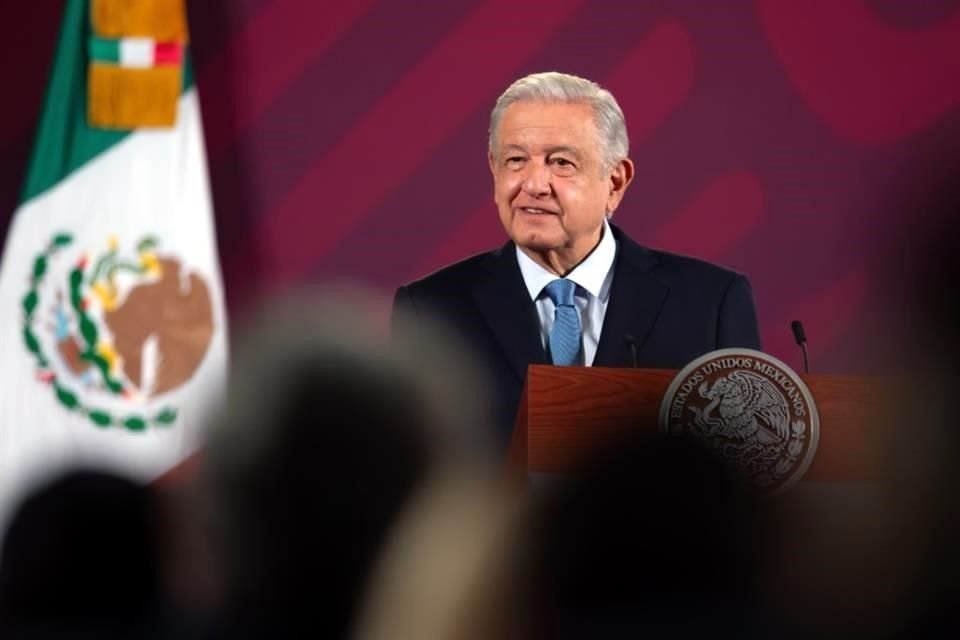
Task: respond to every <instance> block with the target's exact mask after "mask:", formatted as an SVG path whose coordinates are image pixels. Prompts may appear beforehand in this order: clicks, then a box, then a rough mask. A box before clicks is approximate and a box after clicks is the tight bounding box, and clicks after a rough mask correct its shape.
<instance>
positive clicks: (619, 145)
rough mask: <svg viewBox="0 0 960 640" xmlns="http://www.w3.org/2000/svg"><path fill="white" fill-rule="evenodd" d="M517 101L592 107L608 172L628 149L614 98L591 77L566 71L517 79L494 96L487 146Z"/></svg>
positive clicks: (494, 142) (621, 116)
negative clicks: (498, 94)
mask: <svg viewBox="0 0 960 640" xmlns="http://www.w3.org/2000/svg"><path fill="white" fill-rule="evenodd" d="M517 102H541V103H558V104H586V105H589V106H590V108H591V109H593V118H594V123H595V124H596V126H597V131H598V132H599V135H600V153H601V156H602V160H603V167H602V169H603V171H604V172H606V171H609V170H611V169H613V167H614V166H615V165H616V164H617V163H618V162H620V161H621V160H624V159H626V157H627V155H628V154H629V152H630V140H629V138H628V137H627V123H626V120H625V119H624V117H623V110H622V109H620V105H619V104H617V99H616V98H614V97H613V94H611V93H610V92H609V91H607V90H606V89H604V88H603V87H601V86H600V85H598V84H597V83H596V82H593V81H592V80H587V79H586V78H580V77H578V76H574V75H570V74H567V73H559V72H557V71H547V72H545V73H534V74H531V75H528V76H524V77H523V78H520V79H519V80H517V81H516V82H514V83H513V84H511V85H510V86H509V87H507V90H506V91H504V92H503V94H501V95H500V97H499V98H497V103H496V105H494V107H493V111H492V112H491V113H490V131H489V136H490V137H489V146H490V151H491V152H492V151H493V150H494V149H495V148H496V145H497V134H498V133H499V130H500V121H501V120H502V119H503V114H504V112H505V111H506V110H507V107H509V106H510V105H512V104H514V103H517Z"/></svg>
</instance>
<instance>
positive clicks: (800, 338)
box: [790, 320, 810, 373]
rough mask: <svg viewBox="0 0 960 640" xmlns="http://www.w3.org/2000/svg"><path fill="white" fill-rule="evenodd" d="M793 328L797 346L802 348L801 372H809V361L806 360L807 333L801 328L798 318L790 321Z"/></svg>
mask: <svg viewBox="0 0 960 640" xmlns="http://www.w3.org/2000/svg"><path fill="white" fill-rule="evenodd" d="M790 328H791V329H793V339H794V340H796V341H797V346H799V347H800V348H801V349H802V350H803V372H804V373H810V363H809V362H808V361H807V334H806V333H805V332H804V330H803V324H802V323H801V322H800V321H799V320H794V321H793V322H791V323H790Z"/></svg>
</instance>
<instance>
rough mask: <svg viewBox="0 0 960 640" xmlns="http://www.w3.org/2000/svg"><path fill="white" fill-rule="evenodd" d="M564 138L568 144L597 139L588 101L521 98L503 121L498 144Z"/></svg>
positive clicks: (585, 142)
mask: <svg viewBox="0 0 960 640" xmlns="http://www.w3.org/2000/svg"><path fill="white" fill-rule="evenodd" d="M551 139H555V140H557V141H559V140H563V141H564V144H567V145H568V146H580V147H583V146H590V145H591V144H592V143H594V142H595V141H596V139H597V128H596V124H595V122H594V119H593V111H592V109H591V108H590V107H589V106H588V105H585V104H578V103H573V104H566V103H564V104H555V103H536V102H518V103H515V104H512V105H510V106H509V107H508V108H507V110H506V112H505V113H504V115H503V119H502V120H501V121H500V131H499V135H498V142H499V146H501V147H503V146H506V145H509V144H530V143H532V142H534V141H547V140H551Z"/></svg>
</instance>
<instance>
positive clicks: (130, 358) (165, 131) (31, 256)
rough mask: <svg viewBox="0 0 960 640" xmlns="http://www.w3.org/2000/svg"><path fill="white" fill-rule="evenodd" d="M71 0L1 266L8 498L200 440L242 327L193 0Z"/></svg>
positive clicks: (1, 494) (3, 472) (175, 454)
mask: <svg viewBox="0 0 960 640" xmlns="http://www.w3.org/2000/svg"><path fill="white" fill-rule="evenodd" d="M138 6H139V7H140V9H141V12H140V13H139V14H138V13H136V11H134V10H133V9H131V5H130V3H129V2H123V1H120V0H76V1H71V2H69V3H66V8H65V12H64V18H63V25H62V27H61V33H60V38H59V42H58V46H57V52H56V55H55V59H54V65H53V69H52V72H51V77H50V81H49V83H48V87H47V94H46V97H45V103H44V107H43V113H42V115H41V118H40V124H39V129H38V132H37V136H36V140H35V144H34V149H33V154H32V156H31V160H30V163H29V167H28V172H27V177H26V181H25V185H24V189H23V192H22V197H21V201H20V204H19V206H18V209H17V211H16V212H15V213H14V216H13V218H12V222H11V227H10V229H9V231H8V234H7V241H6V246H5V248H4V250H3V256H2V261H0V510H2V511H6V510H7V509H9V507H10V506H11V502H12V501H13V500H15V499H16V498H18V497H19V495H20V494H21V493H22V491H23V490H24V489H25V488H26V487H27V486H29V484H30V483H32V482H35V481H36V480H38V479H40V477H42V476H44V475H47V474H49V473H52V472H55V471H56V470H58V469H60V468H63V467H64V466H65V465H70V464H95V465H98V466H104V465H105V466H108V467H111V468H115V469H117V470H119V471H121V472H125V473H131V474H135V475H136V476H138V477H140V478H142V479H144V480H149V479H152V478H154V477H156V476H158V475H159V474H162V473H163V472H164V471H166V470H168V469H170V468H171V467H173V466H174V465H176V464H177V463H178V462H180V461H181V460H182V459H183V458H185V457H186V456H187V455H189V454H190V453H191V452H192V451H193V450H194V449H195V448H196V446H197V444H198V439H199V435H200V430H201V429H202V427H203V422H204V420H205V418H206V412H207V411H208V410H209V409H210V408H211V407H212V406H213V404H214V403H215V402H216V401H217V400H218V399H219V398H220V397H221V395H220V394H221V392H222V389H223V385H224V382H225V375H226V374H225V367H226V359H227V339H226V338H227V336H226V323H225V314H224V305H223V292H222V284H221V277H220V268H219V262H218V258H217V248H216V236H215V231H214V221H213V211H212V204H211V197H210V190H209V183H208V177H207V167H206V156H205V150H204V143H203V130H202V125H201V120H200V107H199V102H198V97H197V90H196V87H195V86H194V83H193V79H192V74H191V72H190V66H189V62H188V60H187V56H186V44H187V38H186V21H185V14H184V7H183V0H150V1H147V2H142V3H139V5H138Z"/></svg>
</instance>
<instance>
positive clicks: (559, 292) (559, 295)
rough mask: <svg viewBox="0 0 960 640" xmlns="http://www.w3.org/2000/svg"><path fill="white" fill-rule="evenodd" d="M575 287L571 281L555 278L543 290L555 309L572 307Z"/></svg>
mask: <svg viewBox="0 0 960 640" xmlns="http://www.w3.org/2000/svg"><path fill="white" fill-rule="evenodd" d="M576 288H577V285H576V284H575V283H574V282H573V281H572V280H567V279H566V278H557V279H556V280H552V281H551V282H549V283H548V284H547V286H546V287H545V290H546V292H547V295H548V296H549V297H550V300H552V301H553V305H554V306H556V307H561V306H567V307H572V306H573V293H574V291H575V290H576Z"/></svg>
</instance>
